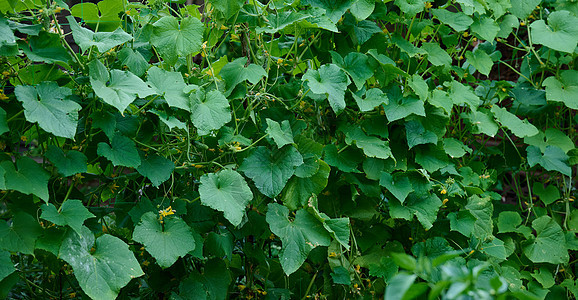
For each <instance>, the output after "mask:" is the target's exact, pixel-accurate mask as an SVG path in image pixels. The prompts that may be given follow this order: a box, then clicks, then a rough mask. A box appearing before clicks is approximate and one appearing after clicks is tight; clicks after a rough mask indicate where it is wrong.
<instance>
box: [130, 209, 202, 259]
mask: <svg viewBox="0 0 578 300" xmlns="http://www.w3.org/2000/svg"><path fill="white" fill-rule="evenodd" d="M132 239H133V240H134V241H136V242H139V243H141V244H143V245H144V246H145V249H146V250H147V252H148V253H150V254H151V255H152V257H154V258H155V259H156V261H157V264H158V265H159V266H161V267H162V268H168V267H170V266H172V265H173V264H174V263H175V262H176V261H177V259H178V258H179V257H184V256H185V255H187V253H189V252H190V251H193V250H194V249H195V246H196V245H195V239H194V238H193V234H192V232H191V228H190V227H189V225H187V223H185V221H183V220H182V219H180V218H176V217H172V218H171V217H167V218H164V219H163V221H162V223H161V221H160V220H159V218H158V216H157V214H156V213H154V212H147V213H145V214H144V215H142V217H141V220H140V222H139V223H138V225H137V226H136V227H135V228H134V233H133V235H132Z"/></svg>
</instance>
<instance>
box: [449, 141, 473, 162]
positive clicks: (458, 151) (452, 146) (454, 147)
mask: <svg viewBox="0 0 578 300" xmlns="http://www.w3.org/2000/svg"><path fill="white" fill-rule="evenodd" d="M443 141H444V150H445V151H446V153H447V154H448V155H449V156H451V157H452V158H460V157H462V156H464V155H465V154H466V153H471V152H472V149H470V148H469V147H468V146H466V145H464V143H462V142H460V141H458V140H456V139H454V138H445V139H444V140H443Z"/></svg>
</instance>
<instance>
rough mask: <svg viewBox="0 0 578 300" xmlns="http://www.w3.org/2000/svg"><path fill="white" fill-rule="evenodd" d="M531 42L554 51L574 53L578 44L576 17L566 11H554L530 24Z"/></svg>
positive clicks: (577, 22) (577, 21) (577, 19)
mask: <svg viewBox="0 0 578 300" xmlns="http://www.w3.org/2000/svg"><path fill="white" fill-rule="evenodd" d="M530 29H531V30H532V31H531V34H532V42H534V43H536V44H541V45H544V46H546V47H548V48H552V49H554V50H558V51H562V52H567V53H574V50H575V49H576V45H577V44H578V17H576V16H574V15H572V14H571V13H570V12H569V11H567V10H562V11H554V12H552V13H551V14H550V15H549V16H548V25H546V22H544V20H538V21H535V22H533V23H532V24H530Z"/></svg>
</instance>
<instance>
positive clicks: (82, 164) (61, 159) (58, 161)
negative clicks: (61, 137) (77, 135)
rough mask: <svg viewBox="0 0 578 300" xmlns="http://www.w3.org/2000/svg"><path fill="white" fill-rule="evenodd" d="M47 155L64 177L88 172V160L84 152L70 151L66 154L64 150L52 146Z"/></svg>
mask: <svg viewBox="0 0 578 300" xmlns="http://www.w3.org/2000/svg"><path fill="white" fill-rule="evenodd" d="M45 155H46V158H48V159H49V160H50V161H51V162H52V163H53V164H54V165H55V166H56V167H57V168H58V172H59V173H60V174H62V176H64V177H68V176H72V175H74V174H78V173H84V172H86V170H87V163H88V159H87V158H86V156H85V155H84V154H83V153H82V152H78V151H76V150H70V151H68V152H66V154H65V153H64V151H62V148H59V147H57V146H54V145H50V146H48V150H47V151H46V153H45Z"/></svg>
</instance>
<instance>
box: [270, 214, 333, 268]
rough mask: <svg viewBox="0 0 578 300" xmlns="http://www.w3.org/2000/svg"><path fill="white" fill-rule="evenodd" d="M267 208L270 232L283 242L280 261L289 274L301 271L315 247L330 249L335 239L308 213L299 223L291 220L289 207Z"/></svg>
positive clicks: (299, 217)
mask: <svg viewBox="0 0 578 300" xmlns="http://www.w3.org/2000/svg"><path fill="white" fill-rule="evenodd" d="M267 207H268V211H267V223H269V228H271V232H273V233H274V234H275V235H277V236H279V238H281V243H282V247H283V248H282V249H281V253H280V254H279V260H280V263H281V267H282V268H283V271H284V272H285V274H287V275H290V274H293V273H294V272H295V271H297V269H299V267H301V265H302V264H303V262H304V261H305V259H307V255H309V252H310V251H311V250H313V249H314V248H315V247H317V246H329V244H330V242H331V239H330V237H329V234H328V233H327V231H326V229H325V228H324V227H323V225H322V224H321V222H319V221H318V220H317V219H316V218H315V217H314V216H313V215H311V214H310V213H308V212H307V211H306V210H303V209H301V210H298V211H297V213H296V214H295V219H294V220H290V219H289V209H287V207H285V206H283V205H280V204H276V203H270V204H269V205H268V206H267Z"/></svg>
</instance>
